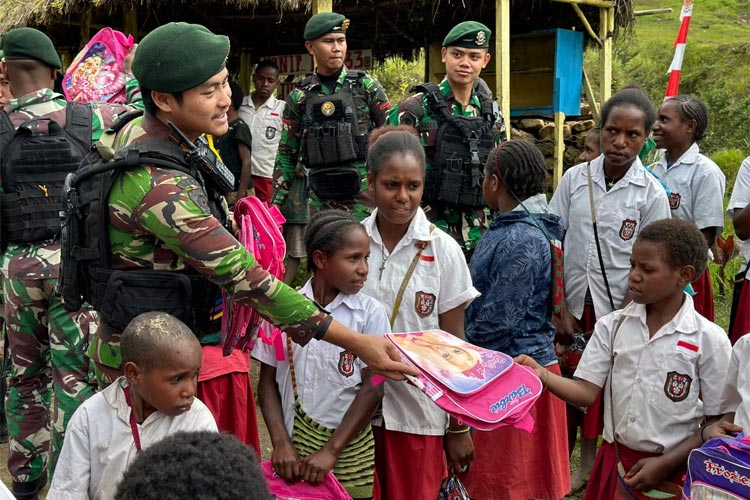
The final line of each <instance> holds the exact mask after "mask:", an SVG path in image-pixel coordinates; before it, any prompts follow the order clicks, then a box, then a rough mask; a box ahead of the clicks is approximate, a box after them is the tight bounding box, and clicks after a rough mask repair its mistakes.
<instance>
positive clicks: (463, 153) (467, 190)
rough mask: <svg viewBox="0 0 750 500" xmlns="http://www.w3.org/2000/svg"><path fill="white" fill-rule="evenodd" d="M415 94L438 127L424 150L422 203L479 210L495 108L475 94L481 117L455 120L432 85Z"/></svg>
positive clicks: (482, 199)
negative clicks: (428, 165)
mask: <svg viewBox="0 0 750 500" xmlns="http://www.w3.org/2000/svg"><path fill="white" fill-rule="evenodd" d="M415 90H416V91H418V92H424V94H425V96H426V97H427V102H428V104H429V105H430V108H431V109H432V111H433V115H434V116H435V117H436V118H437V121H438V123H439V125H438V131H437V136H436V140H435V145H434V147H428V148H426V149H427V150H426V154H427V156H428V158H431V163H432V169H431V170H428V171H427V178H426V179H425V190H424V196H423V199H424V201H425V202H426V203H443V204H449V205H455V206H459V207H463V208H478V207H483V206H484V204H485V203H484V198H483V197H482V181H483V179H484V164H485V162H486V161H487V157H488V156H489V153H490V151H491V150H492V148H494V147H495V136H494V134H493V132H492V126H493V125H494V123H495V121H496V120H497V118H498V116H499V111H498V109H497V104H496V103H495V102H494V101H493V100H492V99H491V98H490V97H488V96H486V95H484V94H482V93H479V92H478V93H477V97H478V98H479V101H480V103H481V112H480V115H481V116H478V117H474V118H469V117H465V116H455V115H453V113H452V112H451V109H450V106H449V105H448V103H447V102H446V101H445V97H443V95H442V94H441V93H440V87H438V86H437V85H436V84H434V83H429V82H428V83H424V84H422V85H419V86H417V87H415ZM430 150H432V151H430Z"/></svg>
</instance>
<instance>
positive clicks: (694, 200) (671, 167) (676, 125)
mask: <svg viewBox="0 0 750 500" xmlns="http://www.w3.org/2000/svg"><path fill="white" fill-rule="evenodd" d="M706 128H708V109H707V108H706V105H705V104H704V103H703V101H701V100H700V99H698V98H696V97H692V96H688V95H678V96H677V97H672V98H669V99H667V100H666V101H664V104H663V105H662V107H661V108H660V109H659V112H658V114H657V118H656V122H655V123H654V130H653V137H654V141H655V142H656V147H658V148H660V149H662V150H663V151H662V154H661V157H660V159H659V160H658V161H657V162H656V163H654V164H653V165H651V169H652V170H653V172H654V174H656V175H657V176H659V177H660V178H661V179H662V180H663V181H664V182H665V183H666V184H667V186H668V187H669V190H670V195H669V208H670V209H671V211H672V216H673V217H677V218H680V219H685V220H689V221H692V222H694V223H695V225H696V226H698V229H700V230H701V232H702V233H703V236H704V237H705V238H706V242H707V243H708V247H709V248H711V246H712V245H713V244H714V242H715V241H716V235H717V234H721V232H722V230H723V229H724V189H725V187H726V178H725V176H724V173H723V172H722V171H721V169H720V168H719V166H718V165H716V163H714V162H713V161H712V160H711V159H710V158H708V157H706V156H704V155H702V154H701V153H700V148H699V147H698V141H700V140H701V139H702V138H703V136H704V135H705V133H706ZM706 258H708V257H706ZM696 278H697V280H696V282H695V283H693V289H694V290H695V295H694V296H693V301H694V302H695V309H696V310H697V311H698V312H699V313H701V314H703V315H704V316H705V317H706V318H708V319H709V320H711V321H713V320H714V301H713V289H712V286H711V276H710V274H709V272H708V269H706V270H705V271H704V272H703V274H702V275H701V276H700V277H696Z"/></svg>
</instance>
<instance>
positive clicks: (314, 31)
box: [304, 12, 349, 42]
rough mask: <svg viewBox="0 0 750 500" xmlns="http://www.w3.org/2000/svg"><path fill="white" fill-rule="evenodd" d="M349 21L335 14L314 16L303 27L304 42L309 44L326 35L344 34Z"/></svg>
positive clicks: (324, 13) (323, 13)
mask: <svg viewBox="0 0 750 500" xmlns="http://www.w3.org/2000/svg"><path fill="white" fill-rule="evenodd" d="M348 28H349V20H348V19H347V18H346V16H342V15H341V14H336V13H335V12H321V13H320V14H315V15H314V16H312V17H311V18H310V20H309V21H307V24H306V25H305V35H304V36H305V41H306V42H309V41H311V40H315V39H316V38H320V37H321V36H323V35H326V34H328V33H346V30H347V29H348Z"/></svg>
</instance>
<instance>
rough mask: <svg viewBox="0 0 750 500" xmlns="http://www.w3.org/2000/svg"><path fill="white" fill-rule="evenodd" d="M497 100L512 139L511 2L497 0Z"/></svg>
mask: <svg viewBox="0 0 750 500" xmlns="http://www.w3.org/2000/svg"><path fill="white" fill-rule="evenodd" d="M495 99H496V100H497V101H498V102H499V104H500V111H501V112H502V114H503V117H504V118H505V120H506V123H505V139H506V140H508V139H510V0H495Z"/></svg>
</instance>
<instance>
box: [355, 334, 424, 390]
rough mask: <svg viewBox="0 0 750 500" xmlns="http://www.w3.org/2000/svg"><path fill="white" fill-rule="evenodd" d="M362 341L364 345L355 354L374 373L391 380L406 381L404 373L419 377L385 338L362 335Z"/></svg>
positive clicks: (414, 369)
mask: <svg viewBox="0 0 750 500" xmlns="http://www.w3.org/2000/svg"><path fill="white" fill-rule="evenodd" d="M362 339H363V340H364V341H365V342H364V345H363V346H362V347H360V348H359V350H356V351H354V352H355V353H356V354H357V355H358V356H359V357H360V358H362V361H364V362H365V363H367V366H369V367H370V368H371V369H372V370H373V371H374V372H376V373H379V374H380V375H383V376H385V377H388V378H389V379H391V380H404V375H403V374H404V373H406V374H409V375H414V376H416V375H419V372H418V371H417V369H416V368H414V367H413V366H409V365H407V364H405V363H404V362H403V361H402V360H401V354H399V352H398V351H397V350H396V348H395V347H394V346H393V344H391V343H390V342H389V341H388V340H387V339H386V338H385V337H375V336H370V335H362Z"/></svg>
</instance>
